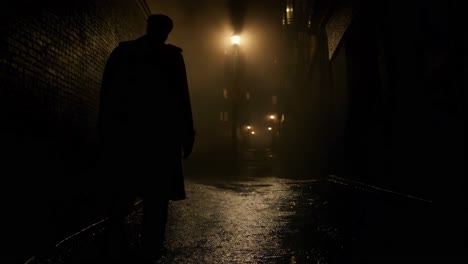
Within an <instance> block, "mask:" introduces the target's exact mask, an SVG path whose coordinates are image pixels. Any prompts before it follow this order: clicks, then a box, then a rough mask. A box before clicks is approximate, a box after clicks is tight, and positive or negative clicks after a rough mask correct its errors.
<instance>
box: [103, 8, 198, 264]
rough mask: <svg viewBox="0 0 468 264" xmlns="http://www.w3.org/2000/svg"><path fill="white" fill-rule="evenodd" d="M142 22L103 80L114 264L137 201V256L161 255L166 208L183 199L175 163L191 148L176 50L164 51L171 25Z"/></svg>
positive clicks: (155, 18)
mask: <svg viewBox="0 0 468 264" xmlns="http://www.w3.org/2000/svg"><path fill="white" fill-rule="evenodd" d="M147 22H148V24H147V31H146V35H144V36H143V37H141V38H139V39H136V40H133V41H128V42H122V43H120V44H119V46H118V47H116V48H115V49H114V50H113V52H112V54H111V55H110V57H109V60H108V62H107V64H106V68H105V72H104V77H103V81H102V90H101V98H100V115H99V135H100V143H101V153H102V154H101V160H102V164H103V166H102V168H103V169H104V171H103V174H105V175H106V177H108V178H107V179H109V182H111V183H113V184H112V185H111V186H110V187H109V190H108V191H110V192H111V193H112V199H113V204H112V209H111V213H110V217H109V222H110V228H109V248H108V249H109V251H108V252H109V253H110V254H111V256H112V257H113V258H114V260H118V259H119V258H121V256H120V255H119V254H120V252H125V251H126V247H127V244H126V243H127V241H126V239H125V232H124V227H125V226H124V220H125V217H126V216H127V215H128V214H129V213H130V210H131V207H132V205H133V203H134V201H135V198H136V196H141V197H142V198H143V230H142V252H143V253H144V254H143V255H144V257H145V259H147V260H151V259H156V258H158V257H159V256H160V255H161V252H162V250H163V249H164V247H163V243H164V233H165V232H164V230H165V225H166V221H167V210H168V201H169V200H181V199H184V198H185V189H184V179H183V172H182V159H185V158H187V157H188V156H189V155H190V154H191V152H192V147H193V143H194V135H195V131H194V127H193V119H192V111H191V104H190V97H189V90H188V85H187V77H186V72H185V64H184V59H183V56H182V54H181V53H182V49H180V48H178V47H176V46H173V45H170V44H165V42H166V40H167V37H168V35H169V33H170V32H171V31H172V28H173V23H172V20H171V19H170V18H169V17H167V16H165V15H160V14H158V15H151V16H149V17H148V20H147Z"/></svg>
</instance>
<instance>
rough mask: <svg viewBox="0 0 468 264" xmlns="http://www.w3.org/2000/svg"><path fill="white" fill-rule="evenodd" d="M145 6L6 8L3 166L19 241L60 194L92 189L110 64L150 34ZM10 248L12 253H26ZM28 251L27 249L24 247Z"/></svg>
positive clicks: (70, 1) (2, 28) (17, 4)
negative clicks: (119, 48)
mask: <svg viewBox="0 0 468 264" xmlns="http://www.w3.org/2000/svg"><path fill="white" fill-rule="evenodd" d="M142 2H143V1H139V0H134V1H130V0H99V1H98V0H80V1H78V0H67V1H57V0H46V1H27V0H19V1H18V0H6V1H2V3H1V4H0V17H1V18H0V146H1V147H0V158H1V160H0V164H1V165H2V168H1V173H2V176H3V177H2V178H4V179H5V180H6V181H8V185H7V186H8V187H9V188H8V189H9V192H4V193H3V194H2V197H1V198H2V199H1V200H2V205H3V204H5V206H3V208H5V210H9V211H10V215H11V217H10V218H11V219H6V220H5V221H6V222H7V223H10V224H12V223H14V224H16V225H18V226H20V225H21V224H24V226H30V228H29V229H28V228H25V227H24V226H23V228H21V231H20V232H19V234H21V233H24V235H25V236H30V234H31V233H30V231H32V230H37V226H38V225H41V223H38V222H37V221H36V220H37V219H40V218H41V216H40V215H41V214H44V213H45V212H46V210H42V208H44V206H45V205H50V204H51V203H50V201H51V200H54V199H55V200H57V194H67V195H68V194H70V188H77V189H80V188H83V187H84V186H85V185H92V183H89V181H90V180H91V181H92V180H93V179H90V178H86V176H85V175H84V174H83V172H86V170H87V169H88V167H89V166H90V164H93V161H94V157H95V154H96V152H95V135H96V120H97V111H98V106H99V91H100V83H101V77H102V73H103V70H104V66H105V62H106V60H107V58H108V56H109V54H110V52H111V51H112V49H113V48H114V47H115V46H116V45H117V44H118V42H119V41H123V40H129V39H133V38H136V37H138V36H140V35H142V34H143V33H144V30H145V19H146V15H147V13H145V10H144V9H142V8H141V7H142V5H141V3H142ZM53 184H55V185H54V186H53ZM71 193H74V192H71ZM81 193H83V192H81ZM75 194H76V193H75ZM11 197H15V198H14V199H11ZM38 197H39V198H40V199H38ZM61 197H63V196H61ZM68 197H70V196H68ZM58 200H62V201H66V202H64V203H67V204H69V202H70V201H69V200H64V199H62V198H58ZM71 200H76V197H74V198H72V199H71ZM91 200H92V199H91ZM13 201H14V202H13ZM93 204H94V201H91V202H90V204H89V205H90V206H91V207H92V206H93ZM91 207H90V208H85V209H83V210H88V211H90V210H91V209H92V208H91ZM27 208H36V211H34V210H32V211H28V210H27ZM38 208H41V209H38ZM75 209H76V211H78V212H79V210H78V208H74V209H73V210H75ZM61 214H62V215H63V214H66V213H64V212H63V211H62V212H61ZM31 217H32V218H31ZM81 217H82V216H81ZM35 218H37V219H36V220H33V219H35ZM44 219H46V218H44ZM81 220H83V219H81ZM81 220H80V222H86V220H83V221H81ZM2 221H3V220H2ZM30 221H34V225H32V226H31V225H30V223H31V222H30ZM42 224H50V223H42ZM2 226H6V228H7V229H10V230H11V228H8V225H2ZM12 231H13V230H12ZM14 232H17V234H18V230H15V231H13V232H10V233H14ZM33 233H34V232H33ZM16 236H18V235H16ZM7 237H8V236H7ZM19 237H21V235H19ZM22 239H24V237H23V238H22ZM17 240H20V238H17ZM28 241H34V239H32V240H31V239H28ZM9 243H10V244H11V245H12V248H14V247H15V245H16V246H18V245H19V244H18V245H17V244H15V243H14V242H11V241H10V242H9ZM21 243H23V247H24V240H23V241H22V242H21ZM31 243H32V242H31ZM2 244H4V243H2ZM2 255H3V254H2Z"/></svg>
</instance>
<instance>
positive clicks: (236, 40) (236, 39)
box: [231, 35, 240, 45]
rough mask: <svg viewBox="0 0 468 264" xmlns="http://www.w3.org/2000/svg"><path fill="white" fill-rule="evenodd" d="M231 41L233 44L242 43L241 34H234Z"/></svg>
mask: <svg viewBox="0 0 468 264" xmlns="http://www.w3.org/2000/svg"><path fill="white" fill-rule="evenodd" d="M231 43H232V45H239V44H240V36H239V35H234V36H232V37H231Z"/></svg>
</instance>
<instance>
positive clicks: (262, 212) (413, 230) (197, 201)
mask: <svg viewBox="0 0 468 264" xmlns="http://www.w3.org/2000/svg"><path fill="white" fill-rule="evenodd" d="M243 162H244V164H243V168H244V170H241V171H240V172H239V175H235V177H232V176H230V177H225V176H224V175H223V174H213V175H204V176H200V175H198V176H193V177H189V178H188V179H187V181H186V191H187V197H188V198H187V199H186V200H183V201H177V202H171V203H170V207H169V220H168V225H167V238H166V247H167V249H168V251H167V255H166V259H165V263H291V264H292V263H351V262H352V263H361V262H362V261H368V262H369V261H370V262H372V263H375V262H382V261H383V260H386V261H387V262H390V263H395V262H401V261H417V260H418V261H420V260H425V261H427V260H435V259H439V260H442V259H444V260H445V259H446V258H447V256H451V257H452V258H453V259H459V258H461V257H466V255H463V256H460V255H456V254H459V253H460V252H462V251H463V249H460V250H458V249H453V247H452V246H453V245H457V246H459V241H454V240H453V237H454V236H452V235H451V234H452V233H454V232H457V230H456V228H454V227H455V226H456V225H454V227H452V228H451V227H450V226H448V225H447V224H448V223H454V220H453V219H450V215H447V217H444V219H449V220H444V221H440V219H441V218H440V217H438V216H437V214H438V213H440V211H437V210H436V209H435V206H434V204H433V203H432V202H430V201H420V200H415V199H408V198H407V197H406V198H405V197H399V196H396V195H393V194H392V195H389V194H386V193H383V192H381V191H379V192H377V191H375V190H370V189H369V188H367V187H366V186H360V185H353V184H352V183H350V182H346V181H341V180H340V179H339V178H336V177H327V178H313V177H309V179H307V180H304V179H302V180H301V179H293V178H281V177H274V176H273V174H274V169H273V170H272V164H273V163H272V162H274V160H273V159H272V155H271V154H270V153H268V152H266V153H265V152H261V153H259V152H256V151H254V152H250V153H247V154H246V159H245V160H244V161H243ZM273 167H274V166H273ZM447 212H448V211H447ZM141 216H142V215H141V210H140V208H139V206H138V205H137V206H136V207H135V212H134V213H133V214H132V215H131V216H129V218H128V223H129V225H128V226H129V230H128V231H129V233H130V234H132V247H133V248H135V247H136V246H137V244H138V241H139V232H140V227H141ZM458 221H462V220H458ZM104 231H105V225H104V224H98V225H96V226H95V227H92V228H89V230H86V231H83V232H81V234H80V236H77V237H75V238H73V239H70V240H69V241H65V242H64V243H63V245H62V246H61V247H60V248H59V252H58V253H57V254H56V255H55V256H53V257H52V258H51V259H50V262H49V263H88V262H92V261H93V260H95V259H96V258H97V256H98V255H99V252H100V248H101V246H102V244H103V237H104V236H103V233H104ZM444 245H445V247H444ZM31 263H40V262H38V261H35V262H34V261H33V262H31Z"/></svg>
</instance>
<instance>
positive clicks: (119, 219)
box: [107, 191, 135, 261]
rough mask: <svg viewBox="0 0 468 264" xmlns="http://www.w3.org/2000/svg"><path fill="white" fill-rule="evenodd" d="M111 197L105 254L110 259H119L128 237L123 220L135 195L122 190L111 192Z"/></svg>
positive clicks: (124, 250) (123, 251) (125, 247)
mask: <svg viewBox="0 0 468 264" xmlns="http://www.w3.org/2000/svg"><path fill="white" fill-rule="evenodd" d="M111 199H112V201H111V208H110V213H109V230H108V237H107V239H108V241H107V255H108V257H109V258H110V260H112V261H119V260H121V259H122V257H123V253H125V252H126V249H127V244H128V241H127V240H128V239H127V235H126V233H125V227H126V223H125V220H126V217H127V216H128V215H129V213H130V211H131V208H132V206H133V201H134V199H135V195H134V194H133V193H131V192H125V191H122V192H117V193H114V194H112V198H111Z"/></svg>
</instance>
